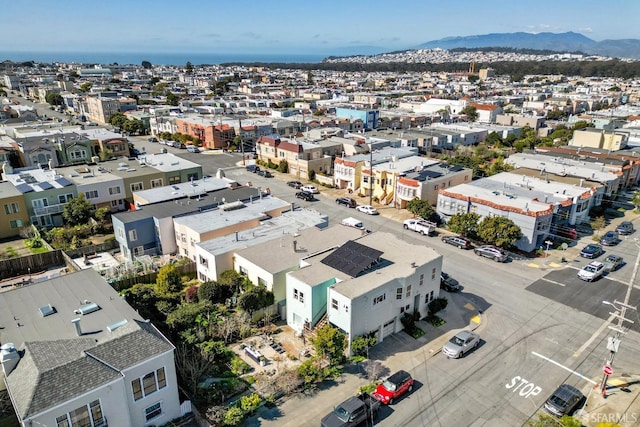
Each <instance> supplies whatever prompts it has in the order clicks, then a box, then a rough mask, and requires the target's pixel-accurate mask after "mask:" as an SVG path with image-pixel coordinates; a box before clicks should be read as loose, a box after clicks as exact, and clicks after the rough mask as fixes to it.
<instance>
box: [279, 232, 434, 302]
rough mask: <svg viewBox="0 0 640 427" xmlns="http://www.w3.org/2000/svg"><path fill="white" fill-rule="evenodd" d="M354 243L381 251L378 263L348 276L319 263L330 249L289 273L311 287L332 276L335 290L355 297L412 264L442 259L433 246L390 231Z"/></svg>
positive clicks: (392, 278)
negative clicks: (416, 243) (408, 240)
mask: <svg viewBox="0 0 640 427" xmlns="http://www.w3.org/2000/svg"><path fill="white" fill-rule="evenodd" d="M357 242H358V243H360V244H362V245H364V246H367V247H369V248H372V249H376V250H378V251H381V252H382V255H381V256H380V259H381V263H380V264H379V265H378V266H376V267H374V268H372V269H370V270H366V271H365V272H363V273H362V274H360V275H358V276H356V277H351V276H349V275H347V274H345V273H343V272H341V271H339V270H336V269H335V268H331V267H329V266H328V265H325V264H323V263H322V262H321V260H322V259H324V258H326V257H327V256H328V255H330V254H331V253H332V252H333V251H329V252H324V253H321V254H318V255H315V256H313V257H310V258H306V259H305V263H308V264H310V265H309V266H307V267H303V268H301V269H300V270H297V271H294V272H292V273H289V274H291V275H292V276H294V277H296V278H297V279H299V280H301V281H303V282H304V283H308V284H309V285H310V286H315V285H318V284H321V283H324V282H326V281H327V280H329V279H331V278H335V279H337V280H336V281H337V283H336V284H335V285H333V286H334V289H335V290H336V291H337V292H339V293H341V294H342V295H344V296H346V297H347V298H351V299H354V298H357V297H359V296H361V295H364V294H367V293H369V292H371V291H372V290H374V289H377V288H379V287H380V286H382V285H385V284H387V283H390V282H393V281H395V280H396V279H397V278H400V277H405V276H407V275H408V273H410V272H411V271H412V269H413V267H412V263H415V265H418V266H422V265H425V264H428V263H430V262H432V261H434V260H437V259H438V258H442V255H440V254H439V253H437V252H436V251H435V250H434V249H433V248H430V247H427V246H425V245H415V244H412V243H407V242H405V241H403V240H400V239H398V238H397V237H396V236H395V235H393V234H390V233H383V232H374V233H369V234H367V235H364V236H362V237H360V238H358V239H357Z"/></svg>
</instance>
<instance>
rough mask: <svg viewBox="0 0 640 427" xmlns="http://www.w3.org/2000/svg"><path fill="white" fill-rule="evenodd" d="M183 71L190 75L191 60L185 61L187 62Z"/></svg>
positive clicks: (191, 72) (191, 70)
mask: <svg viewBox="0 0 640 427" xmlns="http://www.w3.org/2000/svg"><path fill="white" fill-rule="evenodd" d="M184 72H185V73H186V74H187V75H188V76H190V75H191V74H193V65H192V64H191V61H187V64H186V65H185V67H184Z"/></svg>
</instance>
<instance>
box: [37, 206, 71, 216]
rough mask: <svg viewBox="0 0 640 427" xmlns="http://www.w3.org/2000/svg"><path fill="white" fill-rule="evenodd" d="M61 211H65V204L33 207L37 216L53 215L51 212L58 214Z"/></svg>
mask: <svg viewBox="0 0 640 427" xmlns="http://www.w3.org/2000/svg"><path fill="white" fill-rule="evenodd" d="M61 212H64V204H59V205H49V206H44V207H42V208H33V213H34V214H35V215H36V216H43V215H51V214H57V213H61Z"/></svg>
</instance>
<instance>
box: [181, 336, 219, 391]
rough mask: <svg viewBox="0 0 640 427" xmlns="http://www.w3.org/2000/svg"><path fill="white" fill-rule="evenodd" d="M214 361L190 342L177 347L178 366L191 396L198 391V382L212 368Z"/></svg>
mask: <svg viewBox="0 0 640 427" xmlns="http://www.w3.org/2000/svg"><path fill="white" fill-rule="evenodd" d="M212 366H213V363H212V361H211V360H209V359H208V358H206V357H204V356H203V354H202V353H201V352H200V351H199V350H197V349H196V347H194V346H191V345H188V344H180V345H178V346H177V347H176V368H177V371H178V374H179V376H180V378H181V379H182V381H184V383H185V385H186V386H187V389H188V390H189V391H190V392H191V396H195V395H196V393H197V391H198V382H200V379H201V378H202V376H203V375H204V374H206V373H207V371H209V369H211V367H212Z"/></svg>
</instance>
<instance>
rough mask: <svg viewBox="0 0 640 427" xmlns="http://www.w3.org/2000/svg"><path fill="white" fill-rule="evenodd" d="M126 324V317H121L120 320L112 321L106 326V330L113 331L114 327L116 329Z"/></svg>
mask: <svg viewBox="0 0 640 427" xmlns="http://www.w3.org/2000/svg"><path fill="white" fill-rule="evenodd" d="M126 324H127V319H122V320H120V321H118V322H115V323H112V324H110V325H108V326H107V330H108V331H109V332H113V331H115V330H116V329H118V328H119V327H120V326H124V325H126Z"/></svg>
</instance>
